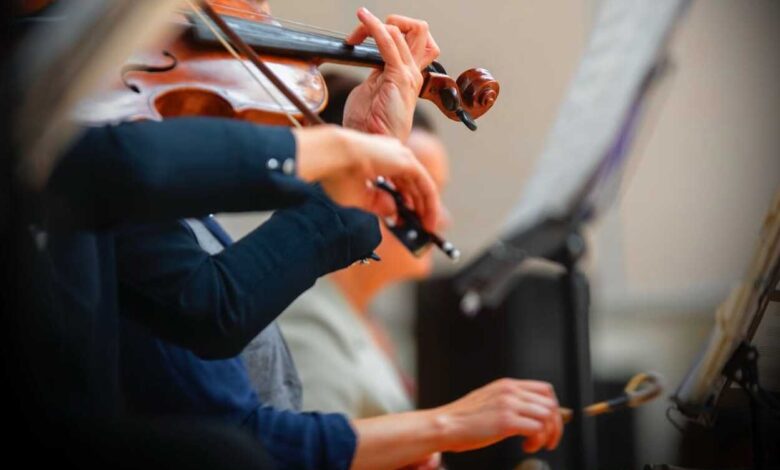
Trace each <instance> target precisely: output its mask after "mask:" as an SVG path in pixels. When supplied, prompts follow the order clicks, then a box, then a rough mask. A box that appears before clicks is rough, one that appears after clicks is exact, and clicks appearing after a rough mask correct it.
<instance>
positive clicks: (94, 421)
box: [4, 33, 438, 458]
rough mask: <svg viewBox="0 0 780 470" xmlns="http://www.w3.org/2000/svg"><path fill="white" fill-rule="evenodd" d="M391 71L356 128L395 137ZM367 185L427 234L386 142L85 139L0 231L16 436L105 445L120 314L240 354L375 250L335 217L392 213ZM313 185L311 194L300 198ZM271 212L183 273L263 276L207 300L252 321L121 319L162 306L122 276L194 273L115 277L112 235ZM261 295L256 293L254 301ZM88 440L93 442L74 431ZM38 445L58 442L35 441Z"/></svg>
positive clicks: (197, 134) (244, 136)
mask: <svg viewBox="0 0 780 470" xmlns="http://www.w3.org/2000/svg"><path fill="white" fill-rule="evenodd" d="M387 34H388V35H387V37H388V38H390V37H391V36H390V33H387ZM386 43H387V42H386ZM403 66H404V65H403V63H402V62H398V63H397V64H396V67H389V68H388V71H389V72H393V73H394V74H395V75H393V74H390V75H392V76H394V77H396V79H395V81H391V80H383V81H382V83H381V84H380V85H379V86H374V87H373V88H371V89H370V90H368V93H367V100H366V101H364V102H362V103H363V104H364V105H365V106H366V108H371V111H370V112H364V113H363V114H361V118H362V119H374V122H380V121H386V122H395V120H394V119H395V118H393V116H394V115H395V114H398V113H403V111H404V110H403V109H402V108H401V107H396V108H392V107H383V106H381V102H382V101H383V100H384V99H385V96H388V93H389V95H392V96H395V97H399V96H408V95H409V94H412V95H414V93H415V90H414V89H413V82H412V79H413V77H414V74H413V73H411V72H409V71H407V72H405V73H402V72H400V71H399V70H398V68H399V67H403ZM405 67H406V68H407V69H408V68H410V67H413V65H412V64H408V63H407V64H406V65H405ZM378 84H379V81H377V83H375V84H374V85H378ZM407 99H408V98H407ZM404 118H405V117H401V118H400V119H404ZM378 175H385V176H387V177H388V178H391V179H393V180H394V181H396V182H397V185H398V187H399V189H401V190H402V191H403V192H405V193H406V194H407V196H408V197H409V199H410V200H411V201H413V203H414V205H415V207H416V209H417V210H418V211H419V212H420V213H421V215H422V216H423V219H424V220H425V223H426V224H427V226H428V227H431V228H432V227H433V226H434V224H435V220H436V218H437V210H438V195H437V193H436V190H435V187H434V185H433V183H432V181H431V180H430V176H429V175H428V174H427V173H426V172H425V171H424V169H423V168H422V167H421V166H420V165H419V163H418V162H416V160H415V159H414V157H413V155H412V154H411V152H410V151H409V149H407V148H406V147H405V146H404V145H403V144H401V143H400V142H399V141H398V140H397V139H396V138H395V137H390V136H379V135H370V134H367V133H365V132H361V131H359V130H352V129H342V128H339V127H336V126H330V127H320V128H311V129H309V128H305V129H301V130H289V129H287V128H274V127H264V126H258V125H254V124H251V123H247V122H240V121H237V120H230V119H217V118H181V119H169V120H165V121H161V122H136V123H124V124H119V125H114V126H103V127H98V128H91V129H85V131H84V133H83V135H82V136H81V137H80V138H79V139H78V140H77V141H76V142H75V143H74V144H73V145H72V146H71V147H70V148H69V149H67V151H66V152H65V153H64V155H63V156H62V157H61V158H60V159H59V161H58V163H57V165H56V167H55V168H54V170H53V173H52V175H51V177H50V179H49V181H48V183H47V185H46V187H45V189H44V190H43V191H42V192H41V193H32V192H30V191H25V190H20V194H21V197H20V198H19V199H18V201H23V202H24V203H25V205H24V207H25V208H27V209H31V210H29V211H27V212H24V213H21V214H20V216H19V217H20V218H21V219H20V220H18V221H16V220H14V223H13V227H14V228H16V229H18V230H17V232H16V234H17V235H18V241H19V245H18V247H17V250H16V254H15V256H17V257H18V259H19V260H21V261H20V263H18V264H14V265H13V267H16V268H18V270H17V271H15V272H14V277H13V285H14V286H16V287H17V288H18V289H17V292H19V296H20V300H19V303H20V305H21V308H20V309H19V310H18V311H14V312H13V314H14V321H12V322H9V325H8V328H7V333H8V336H9V337H10V338H11V339H12V342H10V343H8V344H7V345H6V346H7V349H8V351H7V354H6V355H5V356H4V359H5V360H6V361H7V364H8V365H9V370H10V369H11V368H12V369H13V370H14V371H16V373H14V374H12V375H13V377H14V379H13V380H14V381H13V384H12V385H9V387H8V389H9V393H11V394H12V395H13V397H14V402H15V403H16V404H17V405H18V408H19V409H21V410H25V416H24V417H23V423H22V426H23V429H25V430H32V431H31V432H32V433H33V436H31V437H33V438H34V439H36V440H37V442H39V443H45V444H44V445H45V446H46V448H55V449H58V450H63V449H65V448H67V447H68V445H67V444H66V438H69V439H71V441H70V442H71V443H73V440H80V445H81V446H82V447H83V446H87V447H88V446H89V443H90V442H91V440H92V439H93V438H95V437H96V434H97V435H99V436H102V437H106V438H108V437H109V436H111V435H113V434H112V429H116V428H115V425H116V424H117V422H116V420H117V419H119V418H123V416H124V413H123V410H122V406H121V403H120V402H121V400H120V391H119V383H118V379H119V377H118V375H119V373H118V367H119V363H118V361H119V351H118V334H119V331H118V315H119V314H120V313H122V314H125V315H133V312H136V313H137V315H136V316H135V317H134V318H136V319H137V320H138V321H139V323H141V324H143V325H144V327H145V328H147V329H148V330H149V331H151V332H153V333H154V334H155V335H160V336H161V337H164V338H166V339H168V340H170V341H173V342H175V343H177V344H181V345H184V346H188V347H192V348H195V349H197V350H199V352H201V353H202V354H204V355H209V356H212V357H225V356H233V355H235V354H237V353H238V352H240V351H241V349H242V348H243V346H244V345H246V344H247V343H248V342H249V340H251V338H253V337H254V336H255V335H256V334H257V333H258V332H259V331H260V330H262V329H263V327H265V326H266V325H267V324H268V323H269V322H270V321H271V320H272V319H273V317H274V316H275V314H276V313H278V312H279V311H281V310H282V309H283V308H284V306H286V304H287V303H289V302H290V301H291V300H292V299H293V298H294V297H295V295H297V294H298V293H300V291H302V290H304V289H305V288H306V287H307V286H308V285H311V284H312V283H313V282H314V280H315V279H316V277H318V276H320V275H323V274H325V273H327V272H330V271H333V270H336V269H339V268H343V267H345V266H348V265H350V264H352V263H353V262H355V261H357V260H360V259H363V258H366V257H369V256H370V253H371V251H372V250H373V249H374V248H375V247H376V245H377V243H378V242H379V230H378V226H377V220H376V217H374V216H371V215H369V214H368V213H366V212H364V211H361V210H358V209H353V208H345V207H342V206H340V205H337V204H336V203H341V204H343V205H344V206H351V207H359V208H362V209H365V210H368V211H374V212H375V213H377V214H379V215H385V214H388V213H392V212H393V211H394V210H395V206H394V204H393V203H392V200H388V198H387V197H386V196H385V195H384V194H383V193H381V192H378V191H375V190H373V189H371V188H367V187H366V186H365V181H366V180H371V179H374V178H375V177H376V176H378ZM315 182H316V183H319V185H320V187H321V188H322V189H321V190H317V189H313V188H312V186H311V184H312V183H315ZM322 191H324V194H323V192H322ZM334 200H335V201H336V203H334V202H333V201H334ZM20 203H21V202H20ZM282 207H287V208H288V209H287V210H286V211H285V212H284V213H280V214H279V216H278V217H277V219H276V222H275V227H276V228H275V229H274V230H275V231H274V232H273V234H272V236H269V235H268V234H267V230H268V229H266V230H265V231H263V233H262V234H260V235H258V236H257V237H256V240H255V241H254V243H252V242H249V241H248V242H246V243H239V244H237V247H236V250H235V252H234V254H233V255H232V256H231V255H229V254H226V255H225V256H224V257H222V259H221V260H211V261H210V262H209V261H206V260H205V258H204V257H203V256H200V257H198V258H197V259H198V260H201V261H206V262H207V263H208V264H210V265H211V266H212V267H214V268H216V269H215V271H211V272H209V271H208V270H200V271H198V272H199V273H200V274H206V276H207V277H208V276H209V275H214V276H215V277H211V278H210V279H206V280H204V281H203V282H202V284H199V285H198V286H196V287H203V286H205V287H206V290H204V292H210V293H215V291H214V290H208V289H209V288H212V287H214V286H215V285H218V282H219V281H220V279H219V277H217V275H218V274H219V273H218V271H219V268H220V267H223V266H228V267H230V266H232V267H234V268H235V270H234V271H233V272H232V274H236V275H240V274H241V272H243V268H245V267H246V266H248V265H252V266H251V267H252V269H249V273H252V274H257V272H258V270H262V269H265V270H269V269H270V270H271V271H272V274H273V275H274V276H276V279H274V280H273V281H271V280H269V279H270V278H269V276H265V277H263V276H260V277H255V278H252V279H248V278H247V277H240V276H239V277H231V278H230V279H229V280H230V281H231V284H230V285H229V286H228V287H230V288H236V287H241V288H242V289H241V291H240V292H239V291H238V290H235V289H234V290H230V289H228V290H227V291H223V293H224V292H229V293H231V294H235V295H237V296H240V297H242V300H244V301H246V302H247V303H249V304H253V306H254V307H255V308H253V309H232V310H227V311H226V310H222V311H220V310H212V309H197V308H192V309H187V311H186V312H182V311H180V310H179V311H177V310H176V308H175V307H179V306H180V305H177V304H175V303H174V304H168V305H165V307H166V308H157V309H149V310H144V309H142V308H137V309H132V308H127V306H128V305H130V306H131V307H132V306H136V305H138V304H141V303H142V302H144V301H146V302H148V301H154V302H155V304H156V305H158V306H159V302H160V299H161V297H162V296H163V294H166V293H170V292H171V290H170V285H168V286H167V288H168V289H167V290H166V286H162V287H161V286H160V284H156V283H155V287H158V288H159V291H156V292H155V291H154V289H153V288H150V289H148V290H145V291H144V292H142V293H141V292H139V291H135V294H137V295H135V296H133V295H132V294H130V295H128V292H132V289H131V287H129V286H132V282H133V281H135V280H137V278H133V277H132V276H131V274H132V273H136V274H137V273H138V270H139V269H140V270H143V269H146V268H149V272H150V273H151V272H152V271H155V272H157V273H160V270H161V269H170V268H171V266H173V267H182V266H183V267H185V268H188V269H189V268H193V269H197V268H198V266H194V265H193V264H191V263H190V264H188V263H187V262H186V260H184V261H181V264H176V265H165V266H163V265H162V264H161V262H158V261H159V260H155V261H154V262H153V263H151V264H150V265H148V266H141V265H140V264H138V263H136V264H135V267H134V268H127V269H125V268H126V265H125V264H124V263H122V264H121V265H120V264H119V263H121V262H122V260H123V259H125V258H122V257H121V253H123V252H122V251H121V250H123V249H124V246H123V242H124V241H125V240H126V239H125V238H122V235H123V234H126V233H127V232H129V231H130V229H129V228H128V227H127V226H128V225H129V224H144V223H152V222H159V221H164V220H175V219H178V218H182V217H199V216H203V215H204V214H209V213H213V212H218V211H234V212H235V211H246V210H263V209H272V208H282ZM292 207H297V210H296V209H293V208H292ZM166 240H170V238H166ZM192 259H193V258H189V261H190V262H191V261H192ZM201 267H202V266H201ZM9 269H11V267H10V266H9ZM128 273H129V274H128ZM147 279H148V278H147ZM166 281H167V280H166ZM263 285H265V286H266V289H267V290H261V289H258V287H259V286H263ZM275 286H282V287H283V289H275ZM134 287H136V288H137V287H138V286H134ZM245 294H247V295H249V297H245ZM181 299H186V296H185V297H180V298H177V300H181ZM223 299H224V298H223ZM167 300H170V298H168V299H167ZM120 304H121V305H120ZM152 314H154V315H152ZM41 423H48V425H42V424H41ZM52 423H57V424H56V425H54V424H52ZM96 429H102V430H105V431H106V432H97V433H90V432H89V430H96ZM158 430H159V429H158ZM49 433H52V434H54V435H58V436H63V438H62V439H56V440H52V439H48V437H49V436H48V434H49ZM98 448H99V449H98V451H97V452H104V455H103V457H105V458H111V456H109V455H106V454H105V452H110V450H111V449H116V447H112V446H105V447H100V446H98ZM67 455H72V454H70V453H68V454H67ZM92 455H97V454H92ZM135 457H138V458H140V457H142V456H139V455H136V456H135Z"/></svg>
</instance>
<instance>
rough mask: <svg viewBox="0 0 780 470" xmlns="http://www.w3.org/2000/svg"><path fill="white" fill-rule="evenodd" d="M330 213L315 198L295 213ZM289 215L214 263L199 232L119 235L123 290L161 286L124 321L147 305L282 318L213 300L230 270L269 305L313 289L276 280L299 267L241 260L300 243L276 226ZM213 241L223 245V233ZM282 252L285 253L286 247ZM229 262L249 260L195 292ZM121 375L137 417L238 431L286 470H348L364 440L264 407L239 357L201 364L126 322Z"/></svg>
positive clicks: (183, 227)
mask: <svg viewBox="0 0 780 470" xmlns="http://www.w3.org/2000/svg"><path fill="white" fill-rule="evenodd" d="M331 206H332V204H331V203H329V202H328V201H327V199H326V198H324V196H320V197H316V196H315V197H313V198H312V199H311V200H310V201H308V202H307V203H305V204H303V205H302V206H301V207H300V208H298V209H296V211H298V212H302V213H308V214H309V216H310V217H313V216H312V215H311V213H312V212H314V211H315V210H316V211H320V210H323V209H328V208H329V207H331ZM289 211H293V210H292V209H288V210H286V211H280V212H278V213H277V214H275V215H274V216H273V217H272V218H271V220H269V221H268V222H267V223H266V224H264V225H263V226H261V227H259V228H258V229H256V230H255V231H253V232H252V233H250V234H249V235H248V236H247V237H245V238H244V239H242V240H240V241H239V242H238V243H236V244H233V245H231V246H229V247H227V248H225V250H223V251H222V252H220V253H219V254H216V255H209V254H208V253H207V252H206V251H205V250H204V249H203V248H201V247H200V245H199V244H198V240H197V237H196V235H195V233H193V232H192V229H191V228H190V226H189V225H187V224H186V223H184V222H172V223H167V224H156V225H152V226H144V227H137V228H134V229H132V230H128V231H126V232H125V233H122V234H120V236H119V237H118V238H119V243H118V244H117V258H118V259H119V265H120V270H119V271H120V273H121V277H120V285H121V286H122V289H121V291H122V292H124V291H125V290H135V291H143V290H144V289H146V290H150V289H152V288H154V290H155V292H156V293H149V292H147V293H146V297H147V300H145V301H143V302H142V303H133V304H123V305H122V306H121V308H122V309H123V313H124V314H125V315H124V316H125V317H138V316H139V314H138V313H137V312H130V311H129V310H130V309H137V308H144V305H145V306H146V308H150V309H154V308H159V307H154V305H153V304H155V303H159V304H161V305H163V306H167V307H168V308H173V309H180V310H181V314H184V313H185V312H186V309H187V308H194V309H204V308H213V309H215V310H218V311H228V310H233V309H248V308H253V307H254V308H260V309H266V310H265V311H266V313H267V315H266V316H268V315H269V314H273V313H276V314H278V313H280V312H281V310H272V309H269V306H268V305H263V304H261V303H257V302H250V299H251V296H235V298H234V301H233V302H231V303H230V304H220V303H216V302H212V301H210V300H209V299H210V298H212V297H213V296H214V293H211V292H209V290H214V289H217V290H220V289H221V287H218V286H220V285H223V284H229V283H230V279H231V277H232V276H233V275H234V274H238V273H233V270H242V273H243V274H246V275H247V276H248V277H251V276H256V277H258V278H261V279H264V281H263V283H262V284H264V285H265V286H267V287H268V288H267V289H266V288H265V287H263V286H258V288H259V289H261V290H263V291H264V292H267V294H266V295H267V296H271V297H276V296H279V297H283V296H285V295H286V294H285V293H286V292H290V293H293V294H295V295H296V296H297V295H298V294H300V293H301V292H302V291H303V290H301V289H305V288H307V287H308V286H309V284H300V283H294V282H289V281H288V282H284V283H278V282H277V278H279V279H284V278H286V277H287V276H285V273H286V272H298V273H300V271H299V269H298V268H297V267H296V263H295V261H294V260H293V259H290V260H289V262H288V263H285V264H283V265H279V266H275V267H274V268H273V269H271V270H269V269H266V268H265V267H258V266H253V264H252V263H251V260H248V259H246V257H244V256H238V254H239V253H240V252H241V251H243V250H246V249H247V247H248V246H253V245H259V246H256V247H255V248H256V249H261V248H263V247H262V244H263V243H267V240H268V236H269V235H270V236H274V235H277V236H280V237H285V238H287V239H297V238H298V237H297V236H296V234H295V233H293V232H287V229H288V228H287V227H286V226H285V225H281V224H279V223H278V222H279V219H280V218H284V217H285V216H286V215H287V214H285V212H289ZM209 228H210V230H212V232H213V231H214V230H215V228H218V226H216V227H214V226H213V224H209ZM264 234H265V236H261V235H264ZM214 235H215V236H216V237H217V238H221V237H220V235H222V234H221V233H219V232H217V233H214ZM225 241H227V240H225ZM223 243H224V242H223ZM306 244H307V242H302V241H300V240H299V241H298V242H297V245H298V246H297V248H295V250H294V251H301V250H305V246H304V245H306ZM279 248H280V249H281V250H283V247H282V246H279ZM280 254H281V253H280ZM222 256H236V257H237V259H241V260H242V262H241V263H239V264H235V265H230V266H228V265H224V269H222V270H214V271H210V274H209V275H210V276H212V277H213V279H212V281H213V282H211V283H202V282H201V283H197V284H195V285H196V286H197V289H196V290H195V291H192V290H191V287H190V286H193V284H192V283H193V279H197V277H198V275H197V274H196V273H197V271H198V270H200V269H201V268H200V267H199V266H201V265H203V264H206V265H208V264H210V263H211V262H213V261H218V260H219V257H222ZM168 297H170V298H168ZM122 298H125V295H123V296H122ZM151 299H154V300H151ZM180 299H189V300H187V301H185V302H182V301H180ZM120 370H121V376H122V389H123V392H124V394H125V399H126V401H127V406H128V409H130V410H131V411H132V412H134V413H139V414H143V415H151V416H161V415H178V416H198V417H204V418H212V419H217V420H221V421H224V422H227V423H230V424H234V425H236V426H241V427H243V428H244V429H246V430H247V431H248V432H250V433H251V434H252V435H253V436H255V437H256V438H257V439H258V440H259V441H260V442H261V443H262V444H263V445H264V446H265V448H266V449H267V451H268V452H269V454H270V455H271V456H272V458H273V459H274V460H275V461H276V463H277V464H278V466H279V467H280V468H282V469H326V470H327V469H347V468H349V466H350V463H351V461H352V457H353V454H354V452H355V447H356V444H357V442H356V436H355V433H354V431H353V430H352V428H351V426H350V425H349V422H348V421H347V420H346V418H345V417H344V416H342V415H339V414H320V413H299V412H294V411H280V410H276V409H274V408H271V407H268V406H263V404H262V403H261V402H260V399H259V398H258V396H257V394H256V392H255V391H254V390H253V388H252V384H251V381H250V379H249V375H248V372H247V370H246V368H245V366H244V363H243V361H242V360H241V359H240V357H234V358H230V359H222V360H204V359H201V358H200V357H198V356H197V355H196V354H195V353H193V352H192V351H191V350H188V349H185V348H181V347H177V346H175V345H173V344H171V343H168V342H166V341H163V340H161V339H158V338H155V337H154V336H152V335H150V334H149V333H148V332H147V331H145V330H144V329H143V328H142V327H140V326H139V325H138V324H136V323H135V322H133V321H129V320H124V321H123V322H122V334H121V367H120Z"/></svg>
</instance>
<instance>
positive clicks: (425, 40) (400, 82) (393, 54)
mask: <svg viewBox="0 0 780 470" xmlns="http://www.w3.org/2000/svg"><path fill="white" fill-rule="evenodd" d="M357 16H358V19H359V20H360V25H359V26H358V27H357V28H356V29H355V30H354V31H353V32H352V34H350V35H349V36H348V37H347V39H346V42H347V44H351V45H355V44H360V43H361V42H363V41H364V40H365V39H366V38H368V37H372V38H374V40H375V41H376V45H377V48H378V49H379V52H380V54H382V58H383V59H384V61H385V66H384V69H382V70H375V71H374V72H372V73H371V75H370V76H369V77H368V78H367V79H366V81H365V82H363V83H362V84H361V85H359V86H358V87H356V88H355V89H354V90H353V91H352V93H350V95H349V97H348V98H347V103H346V105H345V109H344V123H343V124H344V126H345V127H350V128H353V129H357V130H361V131H365V132H370V133H372V134H384V135H391V136H394V137H396V138H398V139H400V140H401V141H402V142H406V138H407V137H409V132H410V131H411V128H412V115H413V113H414V107H415V105H416V104H417V96H418V95H419V94H420V89H421V88H422V84H423V77H422V74H421V72H420V71H421V70H422V69H424V68H425V67H427V66H428V65H430V63H431V62H433V60H435V59H436V58H437V57H438V56H439V47H438V46H437V45H436V42H435V41H434V40H433V37H432V36H431V34H430V32H429V31H428V24H427V23H426V22H425V21H421V20H415V19H412V18H407V17H405V16H400V15H390V16H389V17H388V18H387V20H386V22H385V23H382V22H381V21H380V20H379V19H378V18H377V17H376V16H374V15H373V14H371V13H370V12H369V11H368V10H366V9H365V8H360V9H359V10H358V12H357Z"/></svg>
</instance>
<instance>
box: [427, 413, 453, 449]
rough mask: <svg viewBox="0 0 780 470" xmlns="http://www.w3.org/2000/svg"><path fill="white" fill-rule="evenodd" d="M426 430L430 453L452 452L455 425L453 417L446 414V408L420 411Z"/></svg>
mask: <svg viewBox="0 0 780 470" xmlns="http://www.w3.org/2000/svg"><path fill="white" fill-rule="evenodd" d="M419 413H421V414H423V416H422V418H423V421H424V426H422V427H421V429H424V430H426V431H425V433H426V436H425V437H427V440H428V441H429V442H430V444H431V445H430V452H431V453H433V452H447V451H450V450H452V448H453V447H454V443H455V441H456V439H455V435H456V428H457V426H456V423H455V419H454V418H453V416H452V415H451V414H450V413H448V412H447V410H446V407H443V406H442V407H438V408H432V409H429V410H424V411H420V412H419Z"/></svg>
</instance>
